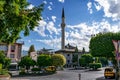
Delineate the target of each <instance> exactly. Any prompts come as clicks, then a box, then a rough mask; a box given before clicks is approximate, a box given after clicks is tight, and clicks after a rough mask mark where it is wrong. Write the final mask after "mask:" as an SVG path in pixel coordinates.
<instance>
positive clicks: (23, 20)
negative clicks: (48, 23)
mask: <svg viewBox="0 0 120 80" xmlns="http://www.w3.org/2000/svg"><path fill="white" fill-rule="evenodd" d="M29 5H30V3H28V2H27V0H0V42H5V43H11V42H15V41H16V40H17V39H18V38H20V33H21V31H23V32H24V35H25V36H27V35H29V31H30V30H33V29H34V27H35V26H37V25H38V21H39V20H41V12H42V10H43V4H41V5H39V6H37V7H36V6H35V7H33V8H32V9H28V8H27V7H28V6H29Z"/></svg>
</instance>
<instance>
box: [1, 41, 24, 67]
mask: <svg viewBox="0 0 120 80" xmlns="http://www.w3.org/2000/svg"><path fill="white" fill-rule="evenodd" d="M22 45H23V43H13V44H6V43H0V50H2V51H4V52H5V55H6V56H7V57H8V58H10V59H11V66H12V68H13V69H15V68H17V65H18V64H17V62H18V61H19V60H20V59H21V50H22Z"/></svg>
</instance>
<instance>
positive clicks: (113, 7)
mask: <svg viewBox="0 0 120 80" xmlns="http://www.w3.org/2000/svg"><path fill="white" fill-rule="evenodd" d="M95 1H96V2H97V4H98V5H99V7H102V8H100V9H103V11H104V16H105V17H109V18H112V20H120V0H119V1H118V0H95ZM95 7H96V9H97V10H98V6H95Z"/></svg>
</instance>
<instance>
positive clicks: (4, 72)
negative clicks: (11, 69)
mask: <svg viewBox="0 0 120 80" xmlns="http://www.w3.org/2000/svg"><path fill="white" fill-rule="evenodd" d="M6 74H8V70H6V69H0V75H6Z"/></svg>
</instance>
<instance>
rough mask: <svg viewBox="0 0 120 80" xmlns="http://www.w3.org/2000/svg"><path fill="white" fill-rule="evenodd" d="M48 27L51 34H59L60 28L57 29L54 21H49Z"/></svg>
mask: <svg viewBox="0 0 120 80" xmlns="http://www.w3.org/2000/svg"><path fill="white" fill-rule="evenodd" d="M46 28H47V30H48V31H49V32H50V34H53V33H55V34H58V30H57V29H56V27H55V26H54V23H53V22H52V21H50V22H48V24H47V27H46Z"/></svg>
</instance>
